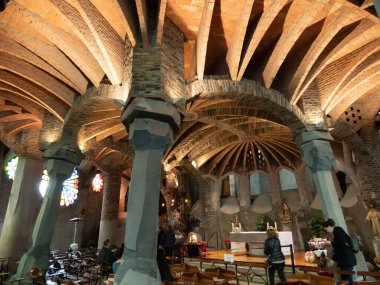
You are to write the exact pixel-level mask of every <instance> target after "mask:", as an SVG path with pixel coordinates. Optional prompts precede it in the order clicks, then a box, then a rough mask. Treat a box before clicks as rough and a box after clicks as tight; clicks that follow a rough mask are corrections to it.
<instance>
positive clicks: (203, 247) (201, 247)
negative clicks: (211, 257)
mask: <svg viewBox="0 0 380 285" xmlns="http://www.w3.org/2000/svg"><path fill="white" fill-rule="evenodd" d="M198 247H199V251H200V253H201V256H206V255H207V253H209V252H210V250H209V249H208V248H207V242H205V241H201V242H199V243H198Z"/></svg>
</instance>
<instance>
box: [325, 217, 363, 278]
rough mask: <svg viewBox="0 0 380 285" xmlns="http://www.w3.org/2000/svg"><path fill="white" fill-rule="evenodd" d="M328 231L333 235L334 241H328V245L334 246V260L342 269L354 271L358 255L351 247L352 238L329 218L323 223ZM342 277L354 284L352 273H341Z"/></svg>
mask: <svg viewBox="0 0 380 285" xmlns="http://www.w3.org/2000/svg"><path fill="white" fill-rule="evenodd" d="M323 227H324V228H325V230H326V232H327V233H329V234H332V235H333V240H332V241H327V242H326V243H327V245H332V247H333V248H334V255H333V258H332V259H333V260H334V261H335V262H336V263H337V265H338V267H339V269H340V270H348V271H352V270H353V269H354V266H355V265H356V257H355V254H354V252H353V250H352V248H351V238H350V237H349V235H348V234H347V233H346V232H345V231H344V230H343V229H342V228H341V227H338V226H335V221H334V220H333V219H328V220H327V221H325V222H324V223H323ZM341 279H342V281H343V280H348V284H350V285H351V284H352V282H353V279H352V275H341Z"/></svg>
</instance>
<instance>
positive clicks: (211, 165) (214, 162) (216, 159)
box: [207, 142, 236, 174]
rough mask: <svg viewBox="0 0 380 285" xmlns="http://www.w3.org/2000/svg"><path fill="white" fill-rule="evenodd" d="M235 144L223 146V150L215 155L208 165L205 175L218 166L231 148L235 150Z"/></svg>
mask: <svg viewBox="0 0 380 285" xmlns="http://www.w3.org/2000/svg"><path fill="white" fill-rule="evenodd" d="M235 146H236V142H235V143H231V144H228V145H225V146H224V149H223V150H222V151H220V152H219V153H218V154H217V155H215V156H214V157H213V158H212V160H211V162H210V163H209V164H208V167H207V168H208V170H207V173H208V174H210V173H212V171H213V170H214V169H215V167H216V166H217V165H218V163H219V162H220V161H221V160H222V159H223V157H225V156H226V155H227V154H228V153H229V152H230V151H231V150H232V149H233V148H235Z"/></svg>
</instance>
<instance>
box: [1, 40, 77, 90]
mask: <svg viewBox="0 0 380 285" xmlns="http://www.w3.org/2000/svg"><path fill="white" fill-rule="evenodd" d="M0 52H1V53H4V54H10V55H11V56H13V57H16V58H19V59H20V60H23V61H26V62H28V63H30V64H32V65H34V66H36V67H37V68H38V69H41V70H43V71H45V72H46V73H48V74H50V75H51V76H53V77H55V78H57V79H59V80H60V81H62V82H63V83H65V84H67V85H68V86H70V87H71V88H72V89H74V90H76V91H77V92H80V91H81V90H79V89H78V88H77V86H75V84H73V83H72V82H71V81H70V80H69V79H67V78H66V77H65V76H63V75H62V74H61V73H59V72H58V71H57V70H56V69H54V68H53V67H52V66H50V65H49V64H47V63H46V62H45V61H43V60H42V59H41V58H40V57H38V56H36V55H35V54H34V53H32V52H30V51H29V50H27V49H26V48H24V47H23V46H21V45H20V44H18V43H16V42H15V41H13V40H11V39H10V38H8V37H6V36H2V37H0Z"/></svg>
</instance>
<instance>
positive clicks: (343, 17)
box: [288, 7, 362, 104]
mask: <svg viewBox="0 0 380 285" xmlns="http://www.w3.org/2000/svg"><path fill="white" fill-rule="evenodd" d="M361 15H362V14H358V13H353V12H351V11H348V10H347V9H346V8H345V7H342V8H340V9H339V10H338V11H336V13H333V14H330V15H329V16H328V17H327V18H326V21H325V23H326V25H324V27H323V28H322V31H321V32H320V33H319V35H318V36H317V38H316V39H315V40H314V42H313V44H312V45H311V47H310V49H309V50H308V51H307V53H306V55H305V56H304V57H303V59H302V61H301V63H300V65H299V66H298V67H297V70H296V72H295V73H294V76H293V78H292V79H291V81H290V83H289V87H288V92H289V94H290V95H291V100H290V102H291V103H292V104H296V102H297V101H298V100H299V93H298V92H299V89H300V88H301V86H302V82H303V80H304V79H305V78H306V76H307V74H308V73H309V71H310V70H311V68H312V66H313V64H314V62H315V61H316V60H317V59H318V57H319V56H320V55H321V53H322V51H323V50H324V49H325V47H326V46H327V45H328V44H329V43H330V41H331V40H332V38H333V37H334V36H335V35H336V34H337V33H338V32H339V31H340V30H341V29H342V28H343V27H344V26H347V25H349V24H351V23H353V22H355V21H357V20H359V19H360V18H361Z"/></svg>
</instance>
